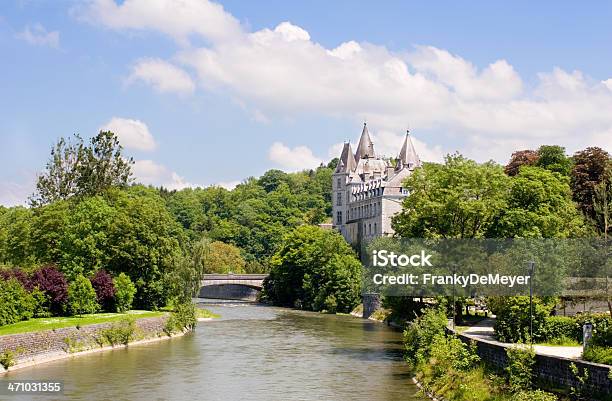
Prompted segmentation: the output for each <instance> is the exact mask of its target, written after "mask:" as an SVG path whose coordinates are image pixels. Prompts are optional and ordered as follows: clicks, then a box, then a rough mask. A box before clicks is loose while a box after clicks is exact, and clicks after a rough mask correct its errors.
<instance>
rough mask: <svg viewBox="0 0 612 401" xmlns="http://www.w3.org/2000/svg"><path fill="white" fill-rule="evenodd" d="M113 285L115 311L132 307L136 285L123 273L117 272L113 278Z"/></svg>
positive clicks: (122, 310) (125, 310) (124, 310)
mask: <svg viewBox="0 0 612 401" xmlns="http://www.w3.org/2000/svg"><path fill="white" fill-rule="evenodd" d="M113 284H114V285H115V305H116V307H117V312H120V313H122V312H127V311H129V310H130V309H131V308H132V302H133V301H134V294H136V286H135V285H134V283H132V280H130V277H129V276H128V275H127V274H125V273H119V275H118V276H117V277H115V278H114V279H113Z"/></svg>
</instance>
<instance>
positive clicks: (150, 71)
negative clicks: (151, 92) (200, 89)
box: [127, 59, 195, 94]
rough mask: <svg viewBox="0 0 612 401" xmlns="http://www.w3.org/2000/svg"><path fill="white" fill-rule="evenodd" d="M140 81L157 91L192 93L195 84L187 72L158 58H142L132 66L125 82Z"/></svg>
mask: <svg viewBox="0 0 612 401" xmlns="http://www.w3.org/2000/svg"><path fill="white" fill-rule="evenodd" d="M134 81H142V82H145V83H147V84H149V85H151V86H152V87H153V88H155V90H157V91H158V92H176V93H181V94H186V93H193V91H194V90H195V84H194V83H193V81H192V79H191V77H190V76H189V74H187V73H186V72H185V71H184V70H182V69H180V68H179V67H177V66H175V65H173V64H170V63H168V62H166V61H164V60H160V59H143V60H140V61H138V62H137V63H136V64H135V65H134V66H133V67H132V72H131V74H130V76H129V77H128V79H127V83H132V82H134Z"/></svg>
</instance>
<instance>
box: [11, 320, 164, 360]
mask: <svg viewBox="0 0 612 401" xmlns="http://www.w3.org/2000/svg"><path fill="white" fill-rule="evenodd" d="M166 320H167V317H166V316H160V317H152V318H144V319H137V320H136V321H135V324H136V330H135V331H136V332H135V334H136V336H137V338H136V339H143V338H151V337H157V336H160V335H165V333H164V331H163V329H164V325H165V323H166ZM112 324H113V322H109V323H100V324H91V325H87V326H83V327H81V328H78V329H77V328H76V327H65V328H61V329H54V330H46V331H39V332H32V333H20V334H11V335H6V336H0V353H2V352H4V351H12V352H14V353H15V361H16V364H17V365H19V364H22V363H25V362H30V361H33V360H35V359H36V360H40V359H51V358H54V357H58V356H61V355H66V354H70V353H73V352H78V351H84V350H88V349H92V348H100V345H99V344H98V342H97V341H96V338H97V337H98V335H99V331H100V330H102V329H105V328H109V327H111V325H112ZM1 368H2V367H1V366H0V370H1Z"/></svg>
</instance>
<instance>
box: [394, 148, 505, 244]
mask: <svg viewBox="0 0 612 401" xmlns="http://www.w3.org/2000/svg"><path fill="white" fill-rule="evenodd" d="M508 181H509V178H508V177H507V176H506V175H505V174H504V171H503V169H502V167H501V166H499V165H497V164H495V163H493V162H487V163H483V164H477V163H476V162H474V161H472V160H469V159H466V158H464V157H463V156H461V155H458V154H456V155H449V156H447V157H446V159H445V162H444V164H434V163H425V165H424V166H423V168H421V169H417V170H415V171H414V172H413V173H412V175H410V177H408V178H407V179H406V181H405V183H404V186H405V188H407V189H408V191H409V195H408V196H407V197H406V198H405V199H404V201H403V205H402V211H401V212H400V213H399V214H397V215H396V216H395V217H394V218H393V223H392V224H393V228H394V229H395V232H396V233H397V234H398V235H400V236H402V237H407V238H482V237H484V236H485V234H486V233H487V231H488V230H489V228H490V227H491V225H492V224H493V223H494V221H495V218H496V217H497V215H498V214H499V213H500V211H501V210H503V209H504V208H505V207H506V193H507V188H508Z"/></svg>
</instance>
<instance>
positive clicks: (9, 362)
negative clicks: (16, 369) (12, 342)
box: [0, 350, 15, 369]
mask: <svg viewBox="0 0 612 401" xmlns="http://www.w3.org/2000/svg"><path fill="white" fill-rule="evenodd" d="M0 365H2V366H3V367H4V369H8V368H10V367H11V366H13V365H15V353H14V352H13V351H10V350H5V351H3V352H2V353H1V354H0Z"/></svg>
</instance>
